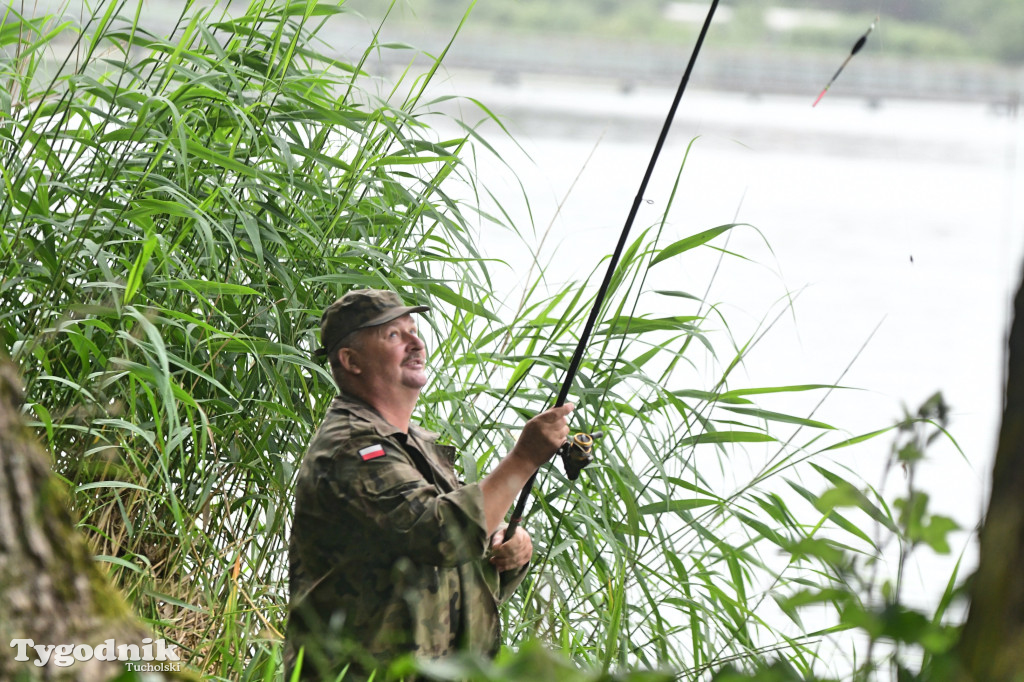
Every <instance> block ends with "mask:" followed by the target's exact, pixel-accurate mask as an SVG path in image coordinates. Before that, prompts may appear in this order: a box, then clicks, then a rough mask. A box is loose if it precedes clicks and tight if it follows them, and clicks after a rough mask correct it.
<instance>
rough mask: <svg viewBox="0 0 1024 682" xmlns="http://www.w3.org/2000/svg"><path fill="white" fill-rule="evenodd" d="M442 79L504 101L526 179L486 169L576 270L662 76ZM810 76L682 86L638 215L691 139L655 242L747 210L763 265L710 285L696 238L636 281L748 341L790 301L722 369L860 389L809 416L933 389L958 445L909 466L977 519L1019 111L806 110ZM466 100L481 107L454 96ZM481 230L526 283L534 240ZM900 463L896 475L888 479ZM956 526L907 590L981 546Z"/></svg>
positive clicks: (646, 147) (626, 171) (636, 143)
mask: <svg viewBox="0 0 1024 682" xmlns="http://www.w3.org/2000/svg"><path fill="white" fill-rule="evenodd" d="M444 87H446V88H450V90H451V91H452V92H454V93H456V94H459V95H463V96H471V97H475V98H477V99H479V100H481V101H483V102H484V103H485V104H486V105H487V106H488V107H489V108H491V109H492V110H494V111H495V112H497V113H498V114H499V115H501V116H502V120H503V122H504V123H505V125H506V126H507V127H508V128H509V129H510V131H511V132H512V134H513V135H514V136H515V139H516V141H517V142H518V143H519V144H520V145H522V148H523V150H519V149H517V148H516V146H515V145H513V144H511V143H508V142H502V141H501V140H500V138H499V137H498V136H497V135H496V129H495V128H494V127H489V128H485V130H487V131H489V132H488V139H489V140H490V141H491V142H494V143H495V144H496V146H497V149H498V151H499V153H500V155H501V156H502V157H503V160H504V162H506V163H508V164H509V165H510V166H511V168H512V169H513V171H514V174H515V176H517V178H518V182H521V183H522V185H523V187H522V188H520V187H519V185H518V184H517V182H516V181H515V179H513V178H512V177H511V175H510V173H509V172H508V170H507V169H505V168H503V167H502V166H501V164H498V163H493V162H489V161H487V160H486V158H485V157H481V162H480V163H481V165H480V168H479V171H480V180H481V182H482V183H483V184H484V185H486V186H487V187H488V189H490V190H491V191H493V192H496V193H497V194H498V195H499V197H500V201H501V202H502V204H503V205H504V206H505V208H506V209H508V210H510V211H511V213H512V215H513V216H514V218H515V219H516V221H517V224H518V225H520V227H523V226H527V225H529V223H530V221H529V215H530V214H531V213H532V216H533V223H534V225H535V230H536V233H537V235H536V237H535V240H534V241H535V242H536V243H539V242H540V241H541V235H542V234H543V233H544V232H545V230H546V229H547V228H548V226H549V224H550V235H548V236H547V238H546V240H545V241H544V249H543V252H542V253H543V254H544V256H542V260H543V261H552V262H557V263H558V264H559V267H560V268H562V271H563V272H564V279H570V278H576V277H581V276H584V275H585V274H586V273H587V272H589V271H590V270H591V269H592V268H593V267H595V266H596V264H597V262H598V259H599V258H600V257H601V256H602V255H604V254H607V253H609V252H610V251H611V250H612V248H613V247H614V244H615V241H616V239H617V238H618V234H619V231H620V230H621V228H622V225H623V222H624V220H625V217H626V215H627V213H628V210H629V207H630V205H631V203H632V201H633V198H634V196H635V194H636V191H637V187H638V186H639V183H640V179H641V177H642V176H643V172H644V169H645V168H646V167H647V164H648V161H649V159H650V154H651V151H652V149H653V146H654V142H655V140H656V139H657V135H658V132H659V130H660V128H661V125H662V122H663V120H664V117H665V114H666V112H667V110H668V107H669V104H670V102H671V98H672V95H673V93H672V92H671V91H669V90H637V91H633V92H628V93H627V92H622V91H620V90H617V89H615V88H614V87H612V86H609V85H605V84H602V83H599V82H592V83H565V82H558V81H544V80H536V81H530V82H523V83H520V84H518V85H516V86H512V87H510V86H504V87H503V86H498V85H494V84H492V83H489V82H487V81H486V80H482V79H479V78H477V77H474V76H472V75H464V74H457V75H454V76H452V77H451V78H450V80H449V81H448V82H447V83H445V85H444ZM815 94H816V93H808V96H807V97H771V98H757V99H754V98H749V97H745V96H742V95H735V94H721V93H713V92H700V91H691V92H688V93H687V94H686V96H685V97H684V99H683V102H682V105H681V107H680V110H679V113H678V115H677V117H676V120H675V123H674V126H673V128H672V133H671V135H670V137H669V139H668V141H667V144H666V146H665V149H664V151H663V152H662V156H661V159H660V160H659V162H658V166H657V171H656V174H655V176H654V178H653V179H652V182H651V184H650V186H649V188H648V191H647V193H646V195H645V197H644V202H643V203H642V205H641V210H640V212H639V214H638V217H637V220H636V222H635V226H634V231H635V232H638V231H639V230H641V229H643V228H645V227H647V226H649V225H651V224H654V223H655V222H656V221H657V219H658V217H659V216H660V212H661V211H662V210H663V209H664V207H665V204H666V202H667V201H668V199H669V194H670V191H671V187H672V182H673V180H674V178H675V174H676V172H677V170H678V169H679V167H680V164H681V163H682V159H683V157H684V154H685V151H686V147H687V145H688V144H689V143H690V142H691V140H693V139H694V138H697V139H696V142H695V143H694V144H693V147H692V149H691V151H690V154H689V158H688V160H687V162H686V165H685V168H684V169H683V172H682V176H681V177H682V181H681V185H680V191H679V196H678V197H677V199H676V201H675V204H674V208H673V209H672V211H671V213H670V217H669V224H668V226H667V230H666V234H665V235H664V237H663V238H662V242H661V243H662V244H663V245H667V244H669V243H671V242H672V241H675V240H676V239H680V238H682V237H684V236H687V235H690V234H693V233H695V232H698V231H701V230H704V229H707V228H709V227H713V226H715V225H720V224H725V223H731V222H735V221H739V222H745V223H749V224H751V225H752V226H753V227H752V228H738V229H736V230H734V231H732V233H731V234H732V236H731V237H730V241H729V242H728V246H729V248H730V250H733V251H735V252H737V253H740V254H742V255H743V256H746V257H747V258H750V259H752V261H754V262H753V263H746V262H743V261H740V260H738V259H734V258H729V259H726V261H725V262H724V263H723V264H722V266H721V269H720V270H719V271H718V275H717V277H716V278H715V279H714V282H713V284H712V285H711V288H710V290H709V291H707V292H706V289H707V288H708V283H709V281H710V278H711V274H712V272H713V270H714V268H715V267H716V266H717V265H718V258H717V254H716V253H715V252H712V251H710V250H705V253H704V255H703V256H702V257H701V258H698V259H693V258H688V259H687V260H685V261H679V264H674V263H672V262H668V263H665V264H661V265H659V266H657V268H656V269H655V275H656V278H655V280H656V281H653V282H649V284H648V287H647V288H648V289H656V288H668V289H683V290H687V291H690V292H691V293H694V294H698V295H705V293H706V294H707V296H708V298H709V299H710V300H714V301H718V302H721V303H722V309H723V311H724V312H725V313H726V314H727V315H728V317H729V320H730V321H729V325H730V328H731V329H732V331H733V333H734V334H735V335H736V336H737V337H739V338H741V339H743V338H745V337H746V334H748V333H753V332H754V330H756V329H757V328H758V325H759V324H761V323H762V322H763V321H764V320H765V319H766V318H767V319H769V320H770V319H773V318H775V317H776V316H777V315H778V314H779V313H782V316H781V317H780V318H779V320H778V322H777V323H776V324H775V326H774V327H773V328H772V329H771V331H770V332H769V333H768V334H767V335H765V337H764V339H763V340H762V341H761V342H759V344H758V346H757V347H756V348H755V349H754V351H753V352H752V353H751V354H750V356H749V357H748V360H747V362H746V363H745V365H744V366H743V367H742V368H741V372H740V374H739V375H738V376H736V377H735V378H734V379H733V382H732V386H733V387H735V386H737V385H738V384H742V385H745V386H773V385H792V384H801V383H829V382H837V383H841V384H842V385H844V386H850V387H857V388H860V389H864V390H859V391H841V392H837V393H835V394H833V395H832V396H831V397H830V398H829V400H828V401H827V402H826V403H825V405H824V406H823V407H822V408H821V409H820V410H819V411H818V412H817V413H816V415H815V418H818V419H821V420H823V421H826V422H828V423H832V424H834V425H836V426H839V427H841V428H844V429H847V430H848V431H849V432H850V433H851V435H855V434H859V433H864V432H867V431H871V430H874V429H876V428H881V427H885V426H888V425H890V424H891V423H893V421H895V420H896V419H898V418H900V416H901V415H902V410H903V406H904V405H906V406H908V407H910V408H916V407H917V406H918V405H919V404H920V403H921V402H923V401H924V400H925V399H926V398H927V397H929V396H930V395H931V394H932V393H934V392H935V391H938V390H941V391H942V392H943V393H944V395H945V396H946V399H947V401H948V402H949V403H950V404H951V405H952V407H953V411H952V424H951V431H952V434H953V436H954V437H955V438H956V441H957V443H958V444H959V446H960V449H961V450H962V453H963V454H961V453H960V452H958V451H957V449H956V448H955V447H953V446H952V445H951V444H949V443H939V444H938V445H937V446H936V447H934V448H932V450H930V451H929V453H928V454H929V459H928V461H927V462H925V463H924V464H923V465H922V466H921V467H920V469H919V471H918V480H917V483H918V485H919V486H920V487H922V488H923V489H924V490H926V491H927V492H928V493H929V494H930V495H931V499H932V503H931V510H932V512H933V513H941V514H944V515H948V516H951V517H953V518H954V519H955V520H957V522H958V523H959V524H960V525H961V526H962V527H963V528H965V529H967V530H971V529H973V528H974V527H975V525H976V524H977V523H978V521H979V519H980V518H981V516H982V513H983V511H984V506H985V501H986V499H987V486H988V479H989V476H990V469H991V463H992V455H993V453H994V448H995V442H996V435H997V429H998V424H999V414H1000V408H1001V399H1002V396H1001V391H1002V389H1001V380H1002V371H1003V365H1004V361H1005V357H1004V346H1005V344H1004V336H1005V333H1006V330H1007V326H1008V312H1009V303H1010V300H1011V297H1012V293H1013V292H1014V291H1015V289H1016V284H1017V281H1018V275H1019V273H1020V270H1021V268H1020V264H1021V256H1022V251H1024V248H1022V247H1024V229H1022V227H1024V226H1022V220H1024V214H1022V211H1021V200H1020V199H1021V194H1022V190H1024V180H1022V178H1024V169H1022V165H1024V163H1022V158H1021V157H1022V154H1024V151H1022V149H1024V121H1022V120H1020V119H1017V118H1014V117H1012V116H1008V115H1006V114H1005V113H1001V112H997V111H993V110H991V109H990V108H988V107H987V106H985V105H982V104H948V103H925V102H898V101H884V102H881V103H874V104H870V103H867V102H864V101H860V100H844V99H842V98H840V97H837V96H833V94H832V93H830V94H829V95H828V96H826V98H825V99H824V100H822V102H821V104H819V105H818V107H816V108H813V109H812V107H811V106H810V105H811V102H812V101H813V97H814V95H815ZM461 116H462V117H463V118H464V120H469V121H473V120H477V119H479V118H481V116H479V115H478V114H477V113H476V112H474V111H473V108H472V106H471V105H466V104H463V106H462V110H461ZM524 151H525V153H524ZM527 154H528V155H529V157H527ZM570 188H572V189H571V191H570ZM523 193H525V196H527V197H528V198H529V201H530V210H529V212H528V211H527V209H526V207H525V205H524V201H523V198H522V195H523ZM559 204H561V209H560V210H559ZM755 228H756V229H755ZM484 243H485V245H486V246H487V247H488V248H489V250H490V254H491V255H493V256H494V257H496V258H503V259H505V260H506V261H507V262H508V263H509V264H510V267H509V268H508V269H505V270H503V271H501V272H502V276H501V278H500V279H499V282H500V285H501V286H502V287H504V288H506V289H507V290H508V291H509V292H510V294H509V296H508V297H507V298H506V300H509V301H518V293H517V287H518V286H520V285H521V284H522V278H523V277H524V276H525V274H526V271H527V267H526V265H525V264H526V263H528V262H529V252H528V250H527V248H526V247H525V246H524V245H522V244H520V243H519V242H518V241H516V240H514V239H512V238H511V237H510V236H509V235H507V233H502V232H501V231H498V230H487V231H486V232H485V234H484ZM718 243H719V244H722V243H723V242H721V241H720V242H718ZM602 272H603V270H602ZM556 279H558V277H557V276H556ZM556 284H557V282H556ZM790 296H792V297H793V298H795V301H794V302H793V306H792V309H791V310H787V308H786V306H787V305H788V302H789V301H788V298H789V297H790ZM645 300H647V301H651V302H653V303H652V305H654V306H655V307H654V308H652V309H651V311H652V312H656V313H659V314H663V315H665V314H678V311H673V309H672V308H671V305H672V303H673V299H668V298H665V297H657V296H654V297H648V298H647V299H645ZM714 378H717V375H716V376H715V377H714ZM695 388H707V387H706V386H700V387H695ZM769 407H771V408H772V409H774V408H775V407H776V406H775V405H770V406H769ZM876 442H877V445H874V446H873V447H871V448H867V449H864V448H861V449H860V450H859V451H858V452H857V453H855V454H851V456H853V457H855V458H856V459H855V460H851V461H849V462H846V464H848V465H849V466H850V467H851V468H852V470H853V474H852V475H853V476H860V477H862V479H863V481H864V482H865V483H867V484H871V485H874V486H880V485H882V483H883V478H882V466H883V462H884V460H885V456H886V454H887V448H888V445H889V442H890V439H886V438H882V439H880V440H878V441H876ZM899 478H900V477H899V476H895V477H893V476H890V480H889V481H887V482H885V485H886V486H887V487H886V492H888V493H892V494H896V493H898V492H899V487H898V486H900V485H902V483H901V481H900V480H899ZM955 539H956V545H955V546H954V547H953V557H952V558H948V559H935V558H931V557H929V558H927V561H923V562H922V563H920V564H919V565H916V566H915V567H914V568H913V569H912V570H911V573H910V575H909V576H908V584H907V588H908V593H907V595H908V597H909V598H910V599H911V601H918V602H926V603H927V602H932V601H933V600H934V597H935V595H936V594H937V593H938V591H940V590H941V589H942V587H943V586H944V583H943V581H944V580H945V578H946V577H948V576H949V571H950V569H951V568H952V562H953V561H954V560H955V559H956V558H957V557H958V556H959V554H960V553H961V552H962V553H963V554H964V564H965V566H964V569H965V570H970V569H971V568H972V567H973V566H974V565H975V562H976V550H975V542H976V540H975V538H974V537H973V536H971V535H970V534H969V533H967V532H964V533H960V534H958V535H957V536H956V538H955Z"/></svg>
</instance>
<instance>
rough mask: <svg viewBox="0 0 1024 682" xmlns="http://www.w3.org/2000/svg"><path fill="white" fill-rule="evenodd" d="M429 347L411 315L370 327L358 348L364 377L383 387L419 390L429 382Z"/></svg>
mask: <svg viewBox="0 0 1024 682" xmlns="http://www.w3.org/2000/svg"><path fill="white" fill-rule="evenodd" d="M426 361H427V349H426V346H425V345H424V344H423V340H422V339H420V337H419V336H418V335H417V331H416V322H415V321H414V320H413V319H412V315H403V316H402V317H399V318H398V319H396V320H392V321H391V322H385V323H384V324H382V325H378V326H376V327H371V328H369V329H368V330H367V331H366V333H365V334H364V336H363V343H362V347H361V348H360V349H359V365H360V367H361V369H362V371H363V373H364V374H365V378H366V379H367V380H369V381H370V382H371V383H373V384H377V386H379V387H380V388H383V389H388V388H397V387H399V386H401V387H404V388H411V389H415V390H417V391H418V390H419V389H421V388H423V387H424V386H425V385H426V383H427V372H426Z"/></svg>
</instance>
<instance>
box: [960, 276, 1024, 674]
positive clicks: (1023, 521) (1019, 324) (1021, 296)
mask: <svg viewBox="0 0 1024 682" xmlns="http://www.w3.org/2000/svg"><path fill="white" fill-rule="evenodd" d="M1013 308H1014V314H1013V323H1012V325H1011V328H1010V337H1009V344H1008V345H1009V353H1008V356H1009V357H1008V362H1007V371H1006V395H1005V401H1004V404H1003V419H1002V425H1001V427H1000V430H999V445H998V447H997V449H996V459H995V465H994V468H993V471H992V494H991V497H990V498H989V504H988V511H987V512H986V514H985V521H984V524H983V526H982V529H981V538H980V543H981V544H980V557H979V563H978V570H977V572H976V573H975V576H974V580H973V585H972V586H971V590H970V594H971V606H970V612H969V613H968V617H967V622H966V623H965V625H964V629H963V632H962V633H961V638H960V642H959V645H958V651H957V653H958V654H959V656H958V658H959V660H960V663H961V665H962V666H963V673H965V675H966V679H970V680H975V681H976V682H1021V681H1024V283H1022V284H1021V288H1020V289H1019V290H1018V291H1017V296H1016V298H1015V300H1014V306H1013ZM961 679H964V678H963V677H961Z"/></svg>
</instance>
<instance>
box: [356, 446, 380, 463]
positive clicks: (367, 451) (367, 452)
mask: <svg viewBox="0 0 1024 682" xmlns="http://www.w3.org/2000/svg"><path fill="white" fill-rule="evenodd" d="M359 456H360V457H361V458H362V459H363V461H364V462H368V461H370V460H371V459H376V458H378V457H383V456H384V448H383V447H382V446H381V445H380V443H378V444H377V445H371V446H370V447H368V448H363V449H362V450H360V451H359Z"/></svg>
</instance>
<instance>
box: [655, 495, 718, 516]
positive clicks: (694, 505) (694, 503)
mask: <svg viewBox="0 0 1024 682" xmlns="http://www.w3.org/2000/svg"><path fill="white" fill-rule="evenodd" d="M717 504H721V502H720V501H719V500H702V499H697V498H694V499H692V500H665V501H664V502H655V503H654V504H645V505H644V506H642V507H640V509H639V512H640V513H641V514H667V513H672V512H676V513H678V512H682V511H689V510H691V509H699V508H700V507H712V506H714V505H717Z"/></svg>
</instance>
